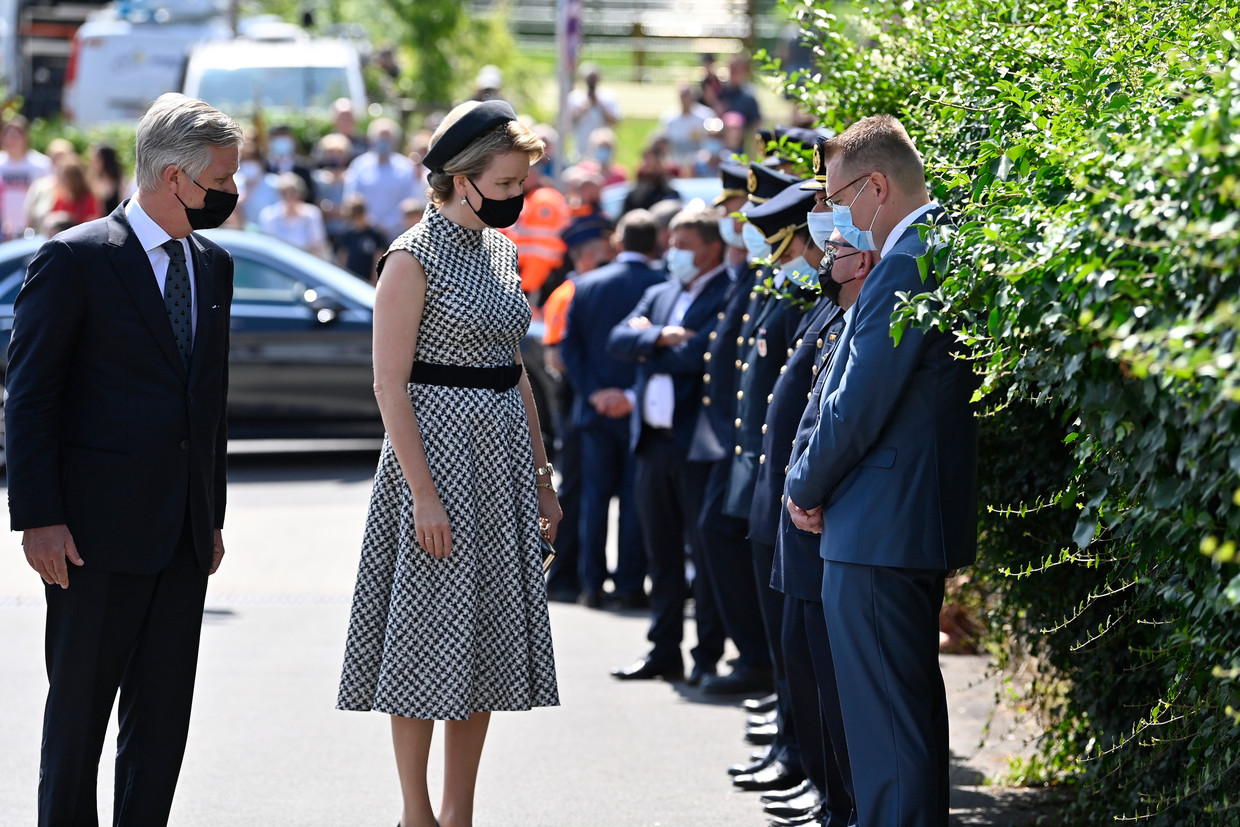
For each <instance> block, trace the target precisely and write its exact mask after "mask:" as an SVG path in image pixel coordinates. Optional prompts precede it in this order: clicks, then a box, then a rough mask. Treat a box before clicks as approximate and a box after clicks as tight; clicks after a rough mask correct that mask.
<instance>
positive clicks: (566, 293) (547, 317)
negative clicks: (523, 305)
mask: <svg viewBox="0 0 1240 827" xmlns="http://www.w3.org/2000/svg"><path fill="white" fill-rule="evenodd" d="M576 293H577V282H575V281H573V280H572V279H567V280H566V281H565V282H564V283H563V284H561V285H560V286H559V287H557V288H555V289H554V290H552V291H551V295H550V296H548V297H547V300H546V301H545V302H543V344H544V345H547V346H548V347H554V346H555V345H558V344H559V343H560V342H562V341H564V332H565V331H566V330H567V329H568V305H569V304H570V303H571V302H572V300H573V296H574V295H575V294H576Z"/></svg>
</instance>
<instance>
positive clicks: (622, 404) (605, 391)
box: [590, 388, 633, 419]
mask: <svg viewBox="0 0 1240 827" xmlns="http://www.w3.org/2000/svg"><path fill="white" fill-rule="evenodd" d="M590 405H591V406H593V408H594V410H595V411H597V412H598V414H599V415H600V416H605V417H607V418H609V419H623V418H624V417H626V416H628V415H629V414H630V413H631V412H632V411H633V405H632V403H630V402H629V398H628V397H627V396H625V395H624V391H623V390H622V389H620V388H599V389H598V390H596V391H595V392H594V393H592V394H590Z"/></svg>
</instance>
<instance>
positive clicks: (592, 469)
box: [577, 420, 646, 595]
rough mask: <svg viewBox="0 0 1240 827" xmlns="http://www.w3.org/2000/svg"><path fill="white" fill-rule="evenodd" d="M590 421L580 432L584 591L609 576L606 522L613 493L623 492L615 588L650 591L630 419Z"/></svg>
mask: <svg viewBox="0 0 1240 827" xmlns="http://www.w3.org/2000/svg"><path fill="white" fill-rule="evenodd" d="M609 425H610V423H606V424H604V423H600V424H599V425H597V426H593V425H591V426H586V427H585V428H582V429H581V431H580V433H581V519H580V525H579V532H578V537H579V538H580V541H579V543H578V548H577V555H578V567H577V573H578V577H579V578H580V580H581V588H582V590H583V591H596V590H599V589H602V588H603V582H604V581H605V580H606V579H607V527H608V514H609V512H610V509H611V498H612V497H619V498H620V524H619V537H617V538H616V571H615V573H614V574H612V576H611V577H612V582H613V583H614V584H615V587H616V594H618V595H628V594H637V593H638V592H642V593H644V592H645V591H646V549H645V547H644V546H643V545H642V535H641V527H640V525H639V523H638V518H637V509H636V506H635V503H634V499H633V472H634V467H635V466H636V464H637V463H636V461H635V460H634V458H633V454H632V452H631V451H630V450H629V428H628V420H624V421H622V422H619V421H618V422H616V423H615V427H609Z"/></svg>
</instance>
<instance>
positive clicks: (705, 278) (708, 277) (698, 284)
mask: <svg viewBox="0 0 1240 827" xmlns="http://www.w3.org/2000/svg"><path fill="white" fill-rule="evenodd" d="M725 269H726V268H725V267H724V265H722V264H720V265H719V266H718V267H716V268H715V269H714V270H711V271H709V272H706V273H703V274H702V275H700V276H698V277H697V280H695V281H694V282H693V284H691V285H689V289H687V290H686V291H685V293H687V294H688V296H689V300H690V301H693V300H694V299H696V298H697V297H698V296H700V295H702V291H703V290H705V289H706V285H708V284H710V283H711V282H712V281H714V280H715V277H716V276H718V275H719V274H720V273H722V272H723V271H724V270H725Z"/></svg>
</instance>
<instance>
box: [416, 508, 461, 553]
mask: <svg viewBox="0 0 1240 827" xmlns="http://www.w3.org/2000/svg"><path fill="white" fill-rule="evenodd" d="M413 527H414V530H415V531H417V533H418V545H420V546H422V548H424V549H426V551H428V552H429V553H430V554H431V556H433V557H438V558H440V559H443V558H444V557H447V556H448V555H449V554H451V553H452V528H451V527H450V526H449V525H448V512H447V511H445V510H444V507H443V503H442V502H441V501H440V499H439V497H438V496H437V495H436V496H430V497H414V500H413Z"/></svg>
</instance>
